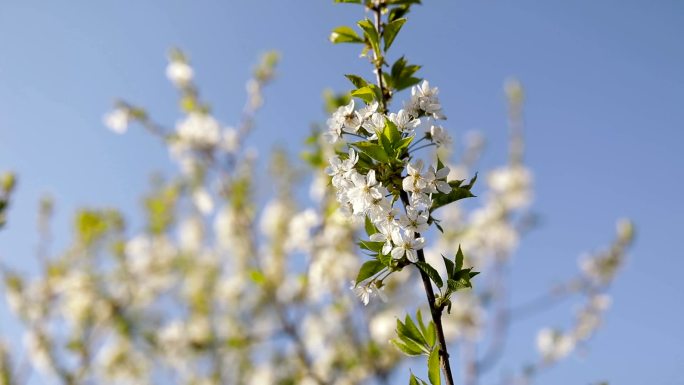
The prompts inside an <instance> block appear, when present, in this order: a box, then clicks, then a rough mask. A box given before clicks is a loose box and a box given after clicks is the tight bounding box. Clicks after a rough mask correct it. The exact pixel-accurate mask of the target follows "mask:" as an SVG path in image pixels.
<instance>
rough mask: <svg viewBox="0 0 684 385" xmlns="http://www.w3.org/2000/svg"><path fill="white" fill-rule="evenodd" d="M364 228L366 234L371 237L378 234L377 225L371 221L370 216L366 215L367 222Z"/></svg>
mask: <svg viewBox="0 0 684 385" xmlns="http://www.w3.org/2000/svg"><path fill="white" fill-rule="evenodd" d="M364 227H365V229H366V234H368V236H369V237H370V236H371V235H373V234H375V233H377V232H378V229H376V228H375V225H374V224H373V222H372V221H371V220H370V217H369V216H368V215H366V221H365V223H364Z"/></svg>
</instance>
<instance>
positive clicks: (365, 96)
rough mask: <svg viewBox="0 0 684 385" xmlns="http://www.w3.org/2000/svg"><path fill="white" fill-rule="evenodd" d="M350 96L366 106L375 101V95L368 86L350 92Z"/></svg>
mask: <svg viewBox="0 0 684 385" xmlns="http://www.w3.org/2000/svg"><path fill="white" fill-rule="evenodd" d="M351 95H352V96H356V97H357V98H359V99H361V100H363V101H364V102H366V103H367V104H371V103H373V101H374V100H376V99H377V94H376V93H375V91H374V90H373V88H371V87H370V86H364V87H361V88H358V89H356V90H354V91H352V93H351Z"/></svg>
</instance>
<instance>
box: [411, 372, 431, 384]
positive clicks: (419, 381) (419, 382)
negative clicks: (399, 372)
mask: <svg viewBox="0 0 684 385" xmlns="http://www.w3.org/2000/svg"><path fill="white" fill-rule="evenodd" d="M409 385H428V384H427V382H425V381H423V380H421V379H420V378H418V377H416V376H414V375H413V373H411V378H410V379H409Z"/></svg>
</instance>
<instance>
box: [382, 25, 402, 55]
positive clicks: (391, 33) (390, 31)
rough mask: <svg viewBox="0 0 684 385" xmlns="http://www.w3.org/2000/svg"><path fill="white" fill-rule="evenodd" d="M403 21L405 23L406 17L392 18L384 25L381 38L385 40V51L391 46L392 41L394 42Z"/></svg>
mask: <svg viewBox="0 0 684 385" xmlns="http://www.w3.org/2000/svg"><path fill="white" fill-rule="evenodd" d="M404 23H406V19H403V18H402V19H396V20H393V21H391V22H389V23H387V24H386V25H385V30H384V31H383V32H382V38H383V40H384V41H385V51H387V50H388V49H389V48H390V47H391V46H392V42H394V39H395V38H396V37H397V34H398V33H399V31H400V30H401V27H402V26H403V25H404Z"/></svg>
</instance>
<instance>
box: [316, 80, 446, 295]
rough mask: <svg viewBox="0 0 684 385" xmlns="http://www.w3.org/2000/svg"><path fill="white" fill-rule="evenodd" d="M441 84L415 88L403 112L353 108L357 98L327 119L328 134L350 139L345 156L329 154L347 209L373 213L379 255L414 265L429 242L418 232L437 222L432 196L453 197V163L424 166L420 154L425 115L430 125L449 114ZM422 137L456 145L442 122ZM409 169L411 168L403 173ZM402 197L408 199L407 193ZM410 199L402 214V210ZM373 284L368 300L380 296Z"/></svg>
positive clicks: (331, 137) (370, 218)
mask: <svg viewBox="0 0 684 385" xmlns="http://www.w3.org/2000/svg"><path fill="white" fill-rule="evenodd" d="M437 93H438V92H437V88H430V86H429V84H428V82H427V81H424V82H423V83H421V84H420V85H418V86H414V87H413V90H412V98H411V100H410V101H409V102H408V103H407V106H406V108H405V109H401V110H399V111H398V112H396V113H389V114H384V113H381V112H379V111H378V109H379V104H378V102H377V101H374V102H371V103H368V105H367V106H365V107H363V108H360V109H355V102H354V100H352V101H351V102H350V103H349V104H347V105H343V106H341V107H339V108H338V109H337V110H336V111H335V112H334V113H333V114H332V116H331V118H330V119H329V120H328V138H329V140H330V141H331V142H332V143H336V142H338V141H339V140H340V138H341V137H343V136H344V137H345V138H349V139H350V141H349V142H348V146H349V150H348V152H347V153H344V154H340V155H336V156H333V157H331V158H330V160H329V163H330V165H329V167H328V170H327V171H328V175H329V176H330V177H331V183H332V185H333V187H334V188H335V192H336V198H337V201H338V202H339V204H340V207H341V209H342V211H343V212H344V213H346V214H347V215H349V216H353V217H357V218H367V219H368V221H369V222H370V224H371V225H372V226H373V228H374V229H375V231H373V233H372V234H369V235H370V241H371V242H380V243H382V248H381V253H382V254H383V255H389V256H391V257H392V258H393V259H395V260H398V261H404V260H406V261H408V262H411V263H415V262H417V261H418V255H417V251H418V250H421V249H422V248H423V247H424V246H425V238H424V237H422V236H420V233H421V232H425V231H426V230H427V229H428V227H429V223H431V217H430V209H431V207H432V205H433V195H434V194H442V195H448V194H449V193H450V192H451V191H452V186H451V185H450V184H449V183H448V182H447V176H448V175H449V168H448V167H446V166H444V165H442V164H441V162H438V165H437V166H433V165H430V166H428V167H425V164H424V161H423V160H422V159H420V158H418V159H415V160H413V159H414V158H415V157H416V153H415V149H416V146H415V145H414V146H412V143H413V144H415V143H418V142H419V141H420V140H418V141H415V138H416V136H417V132H418V131H419V130H420V128H421V123H423V122H421V120H423V121H424V122H427V123H429V122H430V121H434V119H436V118H443V115H442V113H441V105H440V103H439V99H438V98H437ZM421 140H427V141H428V142H431V144H428V146H432V145H434V146H438V147H439V146H442V145H444V144H446V143H449V142H450V138H449V137H448V134H447V133H446V132H445V131H444V129H443V128H441V127H440V126H435V125H429V126H428V127H427V128H426V130H425V132H424V134H423V136H422V139H421ZM404 171H405V173H404ZM402 197H403V198H402ZM402 199H405V201H404V202H401V203H403V206H404V208H405V210H401V211H404V213H403V214H402V213H400V212H401V211H400V210H399V209H398V208H397V207H396V206H397V202H400V201H402ZM373 290H374V289H373V288H372V286H370V285H366V286H364V287H362V288H358V290H357V291H358V293H359V295H360V296H361V297H362V299H363V302H364V303H368V299H369V295H370V294H371V293H374V291H373Z"/></svg>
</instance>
